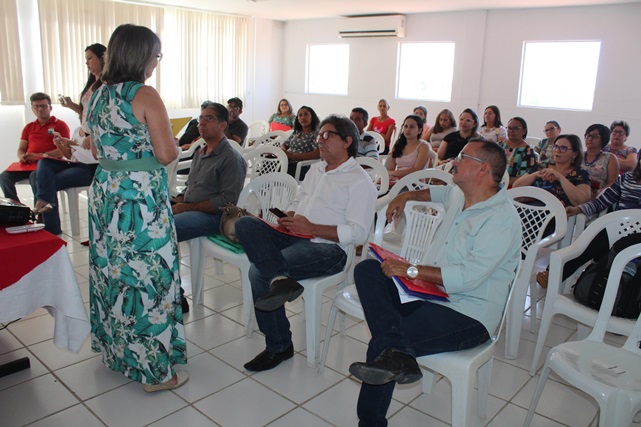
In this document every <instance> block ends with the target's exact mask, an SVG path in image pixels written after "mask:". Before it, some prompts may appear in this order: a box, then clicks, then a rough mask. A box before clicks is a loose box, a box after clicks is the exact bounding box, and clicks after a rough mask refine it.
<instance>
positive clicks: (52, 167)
mask: <svg viewBox="0 0 641 427" xmlns="http://www.w3.org/2000/svg"><path fill="white" fill-rule="evenodd" d="M92 179H93V173H92V171H91V167H90V166H89V165H86V164H83V163H68V162H61V161H58V160H48V159H42V160H40V161H39V162H38V169H37V170H36V192H35V195H36V200H42V201H44V202H47V203H50V204H51V205H52V206H53V208H54V209H53V211H51V212H49V213H46V214H44V215H42V218H43V220H44V223H45V230H47V231H49V232H50V233H52V234H60V233H61V232H62V230H61V229H60V212H59V206H58V195H57V192H58V191H60V190H65V189H67V188H73V187H85V186H87V185H89V184H91V180H92Z"/></svg>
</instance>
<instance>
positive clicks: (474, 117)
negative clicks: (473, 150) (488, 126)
mask: <svg viewBox="0 0 641 427" xmlns="http://www.w3.org/2000/svg"><path fill="white" fill-rule="evenodd" d="M458 121H459V126H460V130H459V131H456V132H452V133H450V134H448V135H445V137H444V138H443V142H441V145H440V146H439V147H438V159H439V161H441V162H449V161H451V160H452V159H454V158H455V157H456V156H458V153H460V152H461V150H462V149H463V147H465V144H467V142H468V141H469V140H470V139H471V138H474V137H479V136H480V135H479V133H478V132H477V129H478V128H479V116H478V114H476V112H475V111H474V110H472V109H471V108H466V109H465V110H463V112H462V113H461V115H460V116H459V118H458Z"/></svg>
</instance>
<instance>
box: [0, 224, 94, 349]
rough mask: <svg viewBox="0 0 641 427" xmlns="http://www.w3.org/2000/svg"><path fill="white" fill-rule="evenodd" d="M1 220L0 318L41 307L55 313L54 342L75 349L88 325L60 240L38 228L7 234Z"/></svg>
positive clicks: (67, 258)
mask: <svg viewBox="0 0 641 427" xmlns="http://www.w3.org/2000/svg"><path fill="white" fill-rule="evenodd" d="M5 228H6V226H0V322H8V321H12V320H15V319H19V318H21V317H24V316H27V315H29V314H31V313H32V312H33V311H35V310H36V309H38V308H40V307H44V308H45V309H46V310H47V311H48V312H49V314H51V315H52V316H53V317H54V318H55V328H54V336H53V342H54V344H55V345H56V346H57V347H60V348H63V349H67V350H69V351H72V352H78V351H79V350H80V347H81V346H82V343H83V342H84V341H85V339H86V338H87V336H88V335H89V331H90V325H89V318H88V316H87V311H86V309H85V305H84V303H83V301H82V295H81V294H80V288H79V287H78V282H77V281H76V274H75V272H74V270H73V265H72V264H71V260H70V258H69V253H68V252H67V248H66V246H65V244H66V243H65V241H64V240H62V239H60V238H58V237H56V236H54V235H53V234H51V233H49V232H47V231H44V230H41V231H36V232H31V233H21V234H9V233H7V231H6V229H5Z"/></svg>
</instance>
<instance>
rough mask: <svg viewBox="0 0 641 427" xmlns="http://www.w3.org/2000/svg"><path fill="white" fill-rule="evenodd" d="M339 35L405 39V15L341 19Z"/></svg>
mask: <svg viewBox="0 0 641 427" xmlns="http://www.w3.org/2000/svg"><path fill="white" fill-rule="evenodd" d="M337 27H338V35H339V37H342V38H349V37H405V16H404V15H372V16H358V17H347V18H339V19H338V22H337Z"/></svg>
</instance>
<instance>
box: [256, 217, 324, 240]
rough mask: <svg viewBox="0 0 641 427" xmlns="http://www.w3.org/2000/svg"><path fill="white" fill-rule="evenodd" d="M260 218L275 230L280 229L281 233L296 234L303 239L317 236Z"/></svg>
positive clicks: (295, 235)
mask: <svg viewBox="0 0 641 427" xmlns="http://www.w3.org/2000/svg"><path fill="white" fill-rule="evenodd" d="M255 218H258V217H255ZM258 219H259V220H261V221H263V222H264V223H265V224H267V225H269V226H270V227H271V228H273V229H274V230H276V231H278V232H280V233H283V234H288V235H290V236H294V237H300V238H301V239H313V238H314V237H316V236H312V235H311V234H301V233H294V232H293V231H289V230H288V229H286V228H284V227H281V226H280V225H278V224H272V223H271V222H269V221H265V220H264V219H262V218H258Z"/></svg>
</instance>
